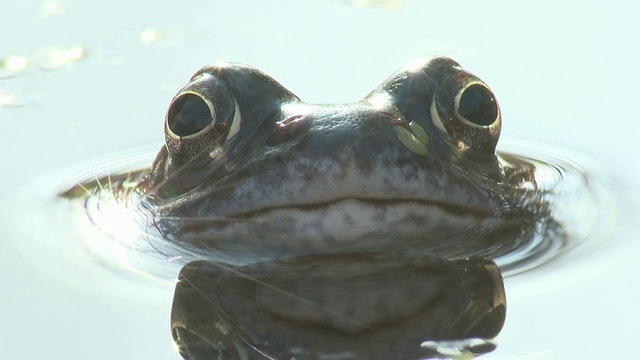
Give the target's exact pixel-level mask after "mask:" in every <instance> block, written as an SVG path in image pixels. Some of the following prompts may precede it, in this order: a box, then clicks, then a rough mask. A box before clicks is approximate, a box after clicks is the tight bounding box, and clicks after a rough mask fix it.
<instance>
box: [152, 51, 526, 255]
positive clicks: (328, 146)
mask: <svg viewBox="0 0 640 360" xmlns="http://www.w3.org/2000/svg"><path fill="white" fill-rule="evenodd" d="M469 88H473V90H474V91H468V89H469ZM465 93H470V94H471V95H468V96H467V94H465ZM185 94H189V95H188V96H185ZM194 95H195V96H194ZM465 96H466V97H465ZM185 99H194V101H193V103H197V104H199V105H200V106H201V107H203V106H204V105H203V104H206V106H208V108H209V110H206V107H203V108H204V109H205V110H203V112H202V113H204V114H205V115H209V116H211V118H213V119H212V120H211V119H200V118H197V119H195V120H194V121H196V120H197V121H196V122H198V123H199V124H201V125H197V126H195V128H194V132H196V133H195V134H194V135H189V134H190V133H189V132H188V129H187V130H184V129H182V128H178V125H176V123H177V121H176V117H177V115H176V114H177V113H178V110H176V109H177V108H178V107H182V106H183V105H184V103H185V101H184V100H185ZM478 99H480V100H478ZM191 104H192V103H190V104H189V105H188V106H186V108H187V110H190V109H189V108H188V107H189V106H191ZM476 105H477V106H476ZM193 113H195V111H194V112H191V113H190V114H191V115H189V116H190V117H189V116H187V117H185V118H183V119H187V120H193V119H194V117H195V116H196V115H193ZM180 116H182V115H180ZM500 127H501V117H500V109H499V107H498V104H497V101H496V100H495V97H493V94H492V93H491V91H490V90H489V89H488V87H487V86H486V85H485V84H484V83H483V82H482V81H481V80H480V79H478V78H477V77H476V76H474V75H472V74H471V73H469V72H466V71H464V70H462V69H461V68H460V67H459V65H458V64H457V63H456V62H454V61H453V60H451V59H448V58H434V59H432V60H430V61H422V62H416V63H414V64H412V65H410V66H407V67H405V68H403V69H400V70H399V71H398V72H396V73H395V74H394V75H392V76H391V77H389V78H388V79H387V80H386V81H384V82H383V83H382V84H380V85H379V86H378V87H377V88H376V89H374V90H373V91H371V92H370V93H369V94H368V95H366V96H365V97H364V99H363V100H361V101H359V102H357V103H349V104H307V103H304V102H302V101H301V100H300V99H299V98H298V97H296V96H295V95H294V94H292V93H291V92H289V91H288V90H287V89H285V88H284V87H283V86H282V85H280V84H279V83H277V82H276V81H275V80H273V79H272V78H270V77H269V76H267V75H265V74H264V73H262V72H260V71H258V70H256V69H254V68H251V67H248V66H246V65H240V64H232V63H221V64H216V65H211V66H206V67H204V68H202V69H201V70H199V71H198V72H197V73H196V74H195V75H194V76H193V78H192V79H191V82H190V83H189V84H187V85H186V86H185V87H184V88H183V89H182V90H181V91H180V92H179V93H178V94H177V95H176V97H175V98H174V100H173V101H172V104H171V106H170V109H169V111H168V113H167V118H166V120H165V134H166V136H165V138H166V146H164V147H163V148H162V149H161V150H160V152H159V154H158V156H157V158H156V160H155V162H154V164H153V166H152V169H151V171H150V172H149V174H148V175H147V176H146V177H145V179H144V181H143V182H142V184H141V186H140V189H141V191H142V192H143V193H144V195H145V200H144V203H145V206H146V207H147V208H149V209H152V210H153V212H154V216H155V218H154V224H155V226H156V227H158V228H159V229H160V230H161V231H162V233H163V235H165V236H166V238H168V239H169V240H171V241H172V242H174V243H176V244H179V245H180V246H181V247H187V248H191V249H195V250H196V251H198V252H199V253H207V252H208V253H215V254H217V255H215V256H216V257H218V258H224V259H227V260H229V261H234V262H240V263H244V262H251V261H253V260H256V259H265V258H267V259H270V258H274V257H275V258H278V257H286V256H291V255H300V254H313V253H325V252H345V251H346V252H349V251H398V252H404V251H407V252H408V251H422V252H426V253H433V254H435V255H442V256H446V257H464V256H466V255H468V254H478V253H480V254H482V253H485V252H486V253H490V252H491V251H493V250H492V249H494V248H495V247H496V246H498V247H501V246H503V245H501V244H502V243H505V242H508V241H511V242H514V241H513V240H514V239H513V238H514V237H516V236H518V235H517V234H520V235H522V232H523V231H522V229H523V228H526V227H531V225H530V223H532V221H531V218H530V217H529V216H522V215H523V214H529V211H528V209H524V210H523V208H522V207H520V206H519V205H518V202H519V201H520V200H521V199H520V196H519V195H518V192H517V191H516V190H515V189H516V188H517V187H518V185H519V184H515V183H512V182H511V181H509V179H508V178H507V176H506V175H505V171H504V169H503V168H502V167H501V165H500V164H499V162H498V160H497V157H496V155H495V147H496V143H497V141H498V138H499V134H500ZM187 128H188V126H187ZM203 128H204V129H203ZM174 130H175V131H174ZM176 132H179V133H180V135H181V136H178V135H176ZM533 222H535V221H533ZM525 232H526V231H525ZM516 240H517V239H516ZM516 242H517V241H516ZM496 244H497V245H496Z"/></svg>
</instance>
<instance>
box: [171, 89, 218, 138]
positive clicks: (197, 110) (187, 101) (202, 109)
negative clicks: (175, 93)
mask: <svg viewBox="0 0 640 360" xmlns="http://www.w3.org/2000/svg"><path fill="white" fill-rule="evenodd" d="M167 120H168V121H167V124H168V126H169V129H170V130H171V132H173V133H174V134H175V135H177V136H180V137H183V136H189V135H193V134H197V133H198V132H200V131H202V130H204V129H206V128H207V126H209V125H211V124H213V123H214V115H213V114H212V113H211V110H210V108H209V105H207V103H206V102H205V101H204V99H203V98H202V97H200V96H198V95H196V94H192V93H185V94H183V95H181V96H180V97H178V98H177V99H176V100H175V101H174V102H173V104H172V105H171V109H169V113H168V115H167Z"/></svg>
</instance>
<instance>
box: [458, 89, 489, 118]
mask: <svg viewBox="0 0 640 360" xmlns="http://www.w3.org/2000/svg"><path fill="white" fill-rule="evenodd" d="M457 109H458V115H459V116H460V117H461V120H466V121H469V122H470V123H473V124H476V125H480V126H489V125H491V124H493V123H494V122H495V121H496V120H497V119H498V105H497V103H496V99H495V97H494V96H493V93H492V92H491V90H489V89H487V88H486V87H485V86H484V85H480V84H473V85H470V86H467V87H466V88H464V89H463V90H462V91H461V92H460V96H459V97H458V104H457Z"/></svg>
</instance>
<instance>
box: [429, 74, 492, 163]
mask: <svg viewBox="0 0 640 360" xmlns="http://www.w3.org/2000/svg"><path fill="white" fill-rule="evenodd" d="M431 120H432V121H433V123H434V125H435V126H436V127H437V128H439V129H440V130H442V131H444V132H446V133H447V134H448V137H447V139H449V140H450V141H451V142H452V143H453V145H454V146H455V147H457V148H458V149H459V150H460V151H462V152H463V153H467V154H470V155H478V156H481V157H483V156H484V157H491V156H493V155H494V154H495V149H496V145H497V143H498V139H499V137H500V129H501V127H502V120H501V115H500V107H499V105H498V101H497V100H496V97H495V95H493V92H492V91H491V90H490V89H489V87H488V86H487V85H486V84H485V83H484V82H483V81H482V80H480V79H479V78H478V77H476V76H475V75H473V74H471V73H469V72H467V71H464V70H462V69H461V68H459V67H458V66H451V67H449V68H448V69H445V70H444V71H442V73H441V75H440V79H439V81H438V83H437V86H436V89H435V93H434V97H433V100H432V103H431Z"/></svg>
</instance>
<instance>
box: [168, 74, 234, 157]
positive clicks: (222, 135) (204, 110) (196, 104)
mask: <svg viewBox="0 0 640 360" xmlns="http://www.w3.org/2000/svg"><path fill="white" fill-rule="evenodd" d="M239 129H240V111H239V109H238V105H237V102H236V101H235V99H234V97H233V95H232V93H231V92H230V91H229V90H228V88H227V86H226V85H225V83H224V82H223V81H222V80H220V79H218V78H217V77H215V76H213V75H211V74H208V73H203V74H200V75H198V76H197V77H195V78H194V79H192V81H191V82H190V83H189V84H187V86H185V87H184V88H182V89H181V90H180V92H178V94H177V95H176V96H175V97H174V98H173V100H172V101H171V105H169V110H168V111H167V116H166V119H165V143H166V146H167V150H168V151H169V153H170V155H171V159H172V161H173V163H178V164H179V163H186V162H189V161H191V160H193V159H195V158H198V157H200V156H206V155H207V154H209V153H211V152H213V151H215V150H216V149H217V148H219V147H220V146H221V145H222V144H223V143H224V142H225V141H226V140H227V139H229V138H230V137H231V136H233V135H235V134H236V133H237V132H238V130H239Z"/></svg>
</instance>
